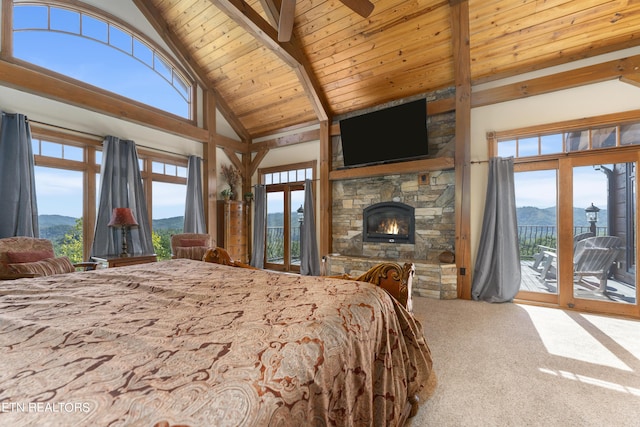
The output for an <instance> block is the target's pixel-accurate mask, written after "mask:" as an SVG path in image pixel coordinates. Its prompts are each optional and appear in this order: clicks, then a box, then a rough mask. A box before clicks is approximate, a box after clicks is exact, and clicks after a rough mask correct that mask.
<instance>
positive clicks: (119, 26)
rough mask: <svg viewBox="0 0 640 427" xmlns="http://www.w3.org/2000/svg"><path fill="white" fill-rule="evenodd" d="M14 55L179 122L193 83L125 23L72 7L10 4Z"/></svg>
mask: <svg viewBox="0 0 640 427" xmlns="http://www.w3.org/2000/svg"><path fill="white" fill-rule="evenodd" d="M13 11H14V13H13V56H14V57H15V58H18V59H21V60H23V61H27V62H29V63H32V64H35V65H37V66H39V67H42V68H45V69H48V70H51V71H55V72H56V73H60V74H63V75H65V76H69V77H72V78H74V79H77V80H80V81H82V82H85V83H89V84H91V85H93V86H96V87H98V88H102V89H105V90H108V91H110V92H113V93H116V94H118V95H121V96H125V97H127V98H130V99H133V100H135V101H139V102H141V103H144V104H146V105H149V106H152V107H155V108H158V109H161V110H163V111H166V112H169V113H172V114H175V115H177V116H180V117H184V118H190V117H191V105H192V96H193V95H192V94H193V90H192V89H193V84H192V83H191V82H190V80H189V79H188V78H187V77H186V76H187V74H186V72H184V71H181V70H180V68H179V67H178V66H177V65H175V64H174V63H173V61H171V60H170V59H169V56H168V55H166V54H164V53H163V52H161V50H160V48H159V47H157V46H155V45H154V44H153V43H152V42H151V41H149V40H147V39H145V38H143V37H142V36H141V35H139V34H136V33H134V32H133V31H132V30H130V29H129V28H127V27H126V25H125V24H124V23H121V22H115V21H116V20H115V18H110V19H107V18H105V17H102V16H99V15H98V14H97V12H94V11H91V12H90V11H86V10H81V9H78V8H74V7H73V6H66V5H65V6H64V7H63V6H58V5H48V4H45V3H34V2H30V3H25V4H21V3H14V5H13Z"/></svg>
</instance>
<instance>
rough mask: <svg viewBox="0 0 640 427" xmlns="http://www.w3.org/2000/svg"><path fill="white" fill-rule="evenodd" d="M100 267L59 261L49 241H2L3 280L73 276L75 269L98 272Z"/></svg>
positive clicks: (0, 276) (0, 269) (0, 274)
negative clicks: (71, 274) (58, 275)
mask: <svg viewBox="0 0 640 427" xmlns="http://www.w3.org/2000/svg"><path fill="white" fill-rule="evenodd" d="M97 265H98V263H95V262H82V263H77V264H72V263H71V261H70V260H69V258H67V257H56V256H55V254H54V252H53V243H51V241H50V240H48V239H39V238H34V237H24V236H18V237H6V238H3V239H0V280H6V279H19V278H24V277H37V276H48V275H51V274H61V273H72V272H75V271H76V269H82V270H95V269H96V267H97Z"/></svg>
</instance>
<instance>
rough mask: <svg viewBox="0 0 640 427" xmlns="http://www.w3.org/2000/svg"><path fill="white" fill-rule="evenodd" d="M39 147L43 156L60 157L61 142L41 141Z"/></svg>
mask: <svg viewBox="0 0 640 427" xmlns="http://www.w3.org/2000/svg"><path fill="white" fill-rule="evenodd" d="M40 149H41V152H40V154H42V155H43V156H47V157H56V158H58V159H61V158H62V144H57V143H55V142H49V141H42V142H41V143H40Z"/></svg>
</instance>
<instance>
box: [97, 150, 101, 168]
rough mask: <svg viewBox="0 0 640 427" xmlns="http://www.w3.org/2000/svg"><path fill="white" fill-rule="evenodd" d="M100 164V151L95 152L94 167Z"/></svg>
mask: <svg viewBox="0 0 640 427" xmlns="http://www.w3.org/2000/svg"><path fill="white" fill-rule="evenodd" d="M101 164H102V151H96V165H101Z"/></svg>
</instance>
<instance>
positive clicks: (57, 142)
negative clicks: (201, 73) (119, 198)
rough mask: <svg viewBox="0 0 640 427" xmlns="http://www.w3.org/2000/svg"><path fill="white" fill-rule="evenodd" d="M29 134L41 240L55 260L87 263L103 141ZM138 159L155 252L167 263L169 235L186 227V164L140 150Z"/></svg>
mask: <svg viewBox="0 0 640 427" xmlns="http://www.w3.org/2000/svg"><path fill="white" fill-rule="evenodd" d="M32 132H33V139H32V146H33V153H34V157H35V164H36V167H35V173H36V178H35V179H36V196H37V200H38V214H39V222H40V236H41V237H43V238H46V239H50V240H51V241H52V242H53V245H54V249H55V252H56V254H57V255H66V256H68V257H69V258H70V259H71V260H72V261H74V262H80V261H83V260H86V259H87V256H88V254H89V251H90V248H91V243H92V242H91V240H92V238H93V234H94V231H95V230H94V228H95V220H96V211H97V207H98V203H99V198H100V188H101V187H100V165H101V164H102V151H101V140H99V139H91V138H84V137H78V136H75V135H74V136H71V135H65V134H61V133H59V132H52V131H49V130H47V129H43V128H39V127H33V126H32ZM138 156H139V161H140V171H141V175H142V179H143V185H144V189H145V195H146V201H147V207H148V210H149V215H150V216H151V218H150V219H151V220H152V223H151V228H152V232H153V244H154V249H155V251H156V253H157V255H158V258H160V259H166V258H169V257H170V255H171V244H170V243H171V242H170V240H171V239H170V238H171V235H172V234H175V233H179V232H181V231H182V227H183V223H184V206H185V199H186V187H187V159H186V158H183V157H181V156H173V155H169V154H162V153H157V152H152V151H149V150H145V149H144V148H139V149H138Z"/></svg>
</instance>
